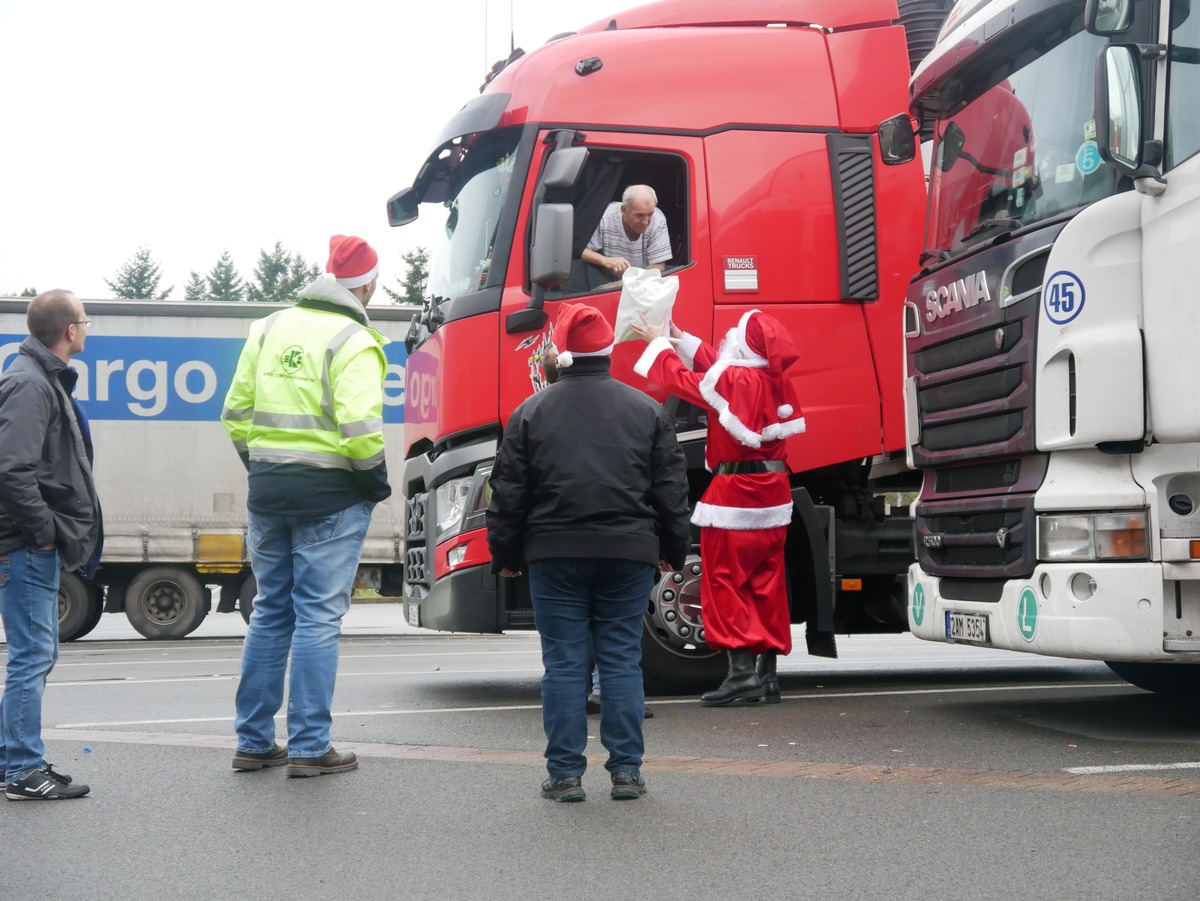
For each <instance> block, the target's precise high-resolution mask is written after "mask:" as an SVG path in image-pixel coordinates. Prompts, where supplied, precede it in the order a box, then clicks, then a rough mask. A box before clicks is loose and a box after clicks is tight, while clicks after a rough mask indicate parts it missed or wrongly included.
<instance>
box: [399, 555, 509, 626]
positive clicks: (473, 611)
mask: <svg viewBox="0 0 1200 901" xmlns="http://www.w3.org/2000/svg"><path fill="white" fill-rule="evenodd" d="M501 613H502V611H501V608H500V600H499V595H498V593H497V591H496V577H495V576H493V575H492V574H491V573H490V572H489V571H488V567H485V566H472V567H469V568H467V569H462V570H458V571H456V572H452V573H450V574H449V575H446V576H443V577H442V578H440V579H438V580H437V581H436V582H435V583H434V584H433V587H432V588H431V589H430V590H429V593H428V594H426V595H425V596H424V597H423V598H419V599H418V598H412V597H406V598H405V599H404V617H405V619H406V620H408V623H409V625H412V626H420V627H421V628H424V629H437V630H438V631H439V632H501V631H503V630H504V627H505V626H506V625H507V623H506V622H505V620H504V619H503V618H502V617H501Z"/></svg>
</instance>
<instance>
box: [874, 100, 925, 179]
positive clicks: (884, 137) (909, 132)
mask: <svg viewBox="0 0 1200 901" xmlns="http://www.w3.org/2000/svg"><path fill="white" fill-rule="evenodd" d="M876 133H877V134H878V135H879V154H880V156H881V157H883V164H884V165H885V166H899V165H901V164H903V163H910V162H912V161H913V160H914V159H916V156H917V134H916V132H915V131H913V126H912V120H911V119H910V118H909V117H908V116H907V115H906V114H905V113H901V114H900V115H898V116H892V118H890V119H884V120H883V121H882V122H880V123H879V128H877V129H876Z"/></svg>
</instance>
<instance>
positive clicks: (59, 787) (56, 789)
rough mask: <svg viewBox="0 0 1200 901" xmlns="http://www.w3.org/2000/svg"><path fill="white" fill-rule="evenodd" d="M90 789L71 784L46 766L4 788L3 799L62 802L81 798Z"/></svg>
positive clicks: (66, 778)
mask: <svg viewBox="0 0 1200 901" xmlns="http://www.w3.org/2000/svg"><path fill="white" fill-rule="evenodd" d="M89 791H91V789H90V788H88V787H87V786H86V785H80V784H79V783H77V782H72V781H71V777H70V776H64V775H63V774H62V773H56V772H54V768H53V767H51V766H50V765H49V764H47V765H46V766H45V767H43V768H42V769H40V770H34V771H33V772H32V773H28V774H26V775H24V776H22V777H21V778H20V779H17V780H16V781H14V782H9V783H8V784H7V785H5V786H4V797H6V798H8V800H10V801H63V800H66V799H67V798H82V797H83V796H84V795H86V794H87V793H88V792H89Z"/></svg>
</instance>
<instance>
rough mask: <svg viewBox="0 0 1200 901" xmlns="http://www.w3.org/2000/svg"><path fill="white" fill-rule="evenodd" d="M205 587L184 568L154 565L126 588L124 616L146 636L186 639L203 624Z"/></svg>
mask: <svg viewBox="0 0 1200 901" xmlns="http://www.w3.org/2000/svg"><path fill="white" fill-rule="evenodd" d="M205 606H206V598H205V591H204V586H202V585H201V584H200V580H199V579H197V578H196V577H195V576H193V575H192V574H191V573H190V572H188V571H187V570H185V569H180V568H178V567H175V566H152V567H151V568H150V569H146V570H143V571H142V572H140V573H138V574H137V575H136V576H134V577H133V581H132V582H130V583H129V588H128V589H126V591H125V616H126V617H127V618H128V619H129V624H130V625H131V626H133V628H135V629H136V630H137V631H138V632H139V633H141V634H142V635H144V636H145V637H146V638H156V639H160V638H161V639H176V638H183V637H184V636H185V635H189V634H191V632H192V631H193V630H194V629H195V628H196V626H198V625H200V621H201V620H202V619H203V618H204V613H206V612H207V611H206V610H202V608H204V607H205Z"/></svg>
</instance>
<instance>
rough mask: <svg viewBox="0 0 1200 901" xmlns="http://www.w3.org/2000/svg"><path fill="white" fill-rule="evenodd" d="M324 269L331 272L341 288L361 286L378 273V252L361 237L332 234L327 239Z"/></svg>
mask: <svg viewBox="0 0 1200 901" xmlns="http://www.w3.org/2000/svg"><path fill="white" fill-rule="evenodd" d="M325 271H326V272H332V273H333V277H334V278H335V279H337V283H338V284H339V285H341V286H342V287H343V288H361V287H362V286H363V285H365V284H367V283H368V282H369V281H371V279H373V278H375V276H376V275H377V274H378V273H379V254H377V253H376V252H375V251H374V249H373V248H372V247H371V245H370V244H368V243H367V242H366V241H364V240H363V239H362V238H355V237H354V236H352V235H334V236H333V237H332V238H330V239H329V262H328V263H326V264H325Z"/></svg>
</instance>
